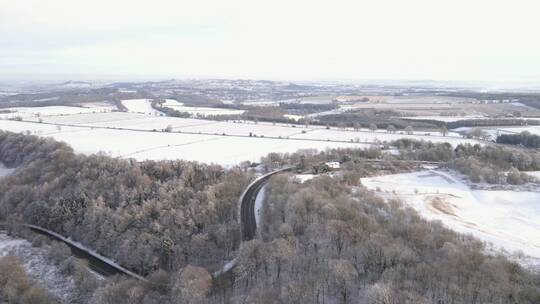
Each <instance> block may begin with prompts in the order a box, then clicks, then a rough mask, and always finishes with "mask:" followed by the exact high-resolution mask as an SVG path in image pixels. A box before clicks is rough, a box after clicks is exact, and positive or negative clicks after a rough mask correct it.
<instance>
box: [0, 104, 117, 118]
mask: <svg viewBox="0 0 540 304" xmlns="http://www.w3.org/2000/svg"><path fill="white" fill-rule="evenodd" d="M1 110H7V111H10V113H0V119H12V118H16V117H21V118H23V119H27V118H36V117H38V116H41V117H47V116H56V115H74V114H81V113H94V112H110V111H112V110H113V108H112V106H111V105H104V106H99V105H95V106H89V105H85V106H81V107H69V106H48V107H14V108H3V109H1Z"/></svg>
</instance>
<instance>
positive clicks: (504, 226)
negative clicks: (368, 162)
mask: <svg viewBox="0 0 540 304" xmlns="http://www.w3.org/2000/svg"><path fill="white" fill-rule="evenodd" d="M361 181H362V184H363V185H364V186H366V187H367V188H369V189H373V190H376V191H377V192H379V193H380V194H381V195H383V197H387V198H390V197H397V198H400V199H402V200H403V201H404V202H406V203H407V204H409V205H410V206H412V207H413V208H414V209H416V210H417V211H418V212H419V213H420V214H421V215H422V216H424V217H426V218H427V219H430V220H440V221H442V222H443V223H444V224H445V225H446V226H448V227H449V228H451V229H453V230H455V231H457V232H460V233H466V234H472V235H474V236H476V237H478V238H479V239H481V240H483V241H485V242H487V243H488V244H490V245H491V246H490V248H491V249H493V250H503V251H504V252H506V253H507V254H508V255H509V256H511V257H512V258H515V259H516V260H518V261H519V262H520V263H522V264H525V265H533V266H534V267H536V268H537V269H540V204H539V202H540V193H538V192H525V191H523V192H520V191H486V190H472V189H470V188H469V187H468V186H467V185H465V184H464V183H463V182H462V181H460V180H459V179H457V178H455V177H454V176H452V175H450V174H449V173H447V172H443V171H437V170H429V171H420V172H414V173H406V174H394V175H384V176H378V177H371V178H363V179H362V180H361ZM521 253H522V254H523V256H521Z"/></svg>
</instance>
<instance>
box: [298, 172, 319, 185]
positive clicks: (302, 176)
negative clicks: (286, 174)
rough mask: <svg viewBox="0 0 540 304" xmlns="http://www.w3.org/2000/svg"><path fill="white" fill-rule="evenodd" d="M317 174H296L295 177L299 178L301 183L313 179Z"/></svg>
mask: <svg viewBox="0 0 540 304" xmlns="http://www.w3.org/2000/svg"><path fill="white" fill-rule="evenodd" d="M315 176H317V175H315V174H296V175H295V176H294V178H296V179H297V180H299V181H300V182H301V183H305V182H307V181H308V180H311V179H313V178H314V177H315Z"/></svg>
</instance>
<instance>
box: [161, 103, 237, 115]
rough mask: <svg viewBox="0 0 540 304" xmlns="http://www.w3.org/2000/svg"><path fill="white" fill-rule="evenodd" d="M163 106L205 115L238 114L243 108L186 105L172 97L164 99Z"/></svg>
mask: <svg viewBox="0 0 540 304" xmlns="http://www.w3.org/2000/svg"><path fill="white" fill-rule="evenodd" d="M163 106H164V107H167V108H171V109H174V110H177V111H180V112H187V113H189V114H191V115H199V116H207V115H240V114H242V113H244V110H235V109H224V108H208V107H187V106H184V104H183V103H182V102H178V101H176V100H173V99H166V100H165V102H164V103H163Z"/></svg>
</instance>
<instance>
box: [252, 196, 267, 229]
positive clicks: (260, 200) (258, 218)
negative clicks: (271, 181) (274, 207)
mask: <svg viewBox="0 0 540 304" xmlns="http://www.w3.org/2000/svg"><path fill="white" fill-rule="evenodd" d="M265 196H266V185H265V186H263V187H262V188H261V190H260V191H259V193H257V197H256V198H255V224H256V225H257V227H259V223H260V222H261V213H262V204H263V202H264V198H265ZM257 231H258V232H259V233H260V229H257Z"/></svg>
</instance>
